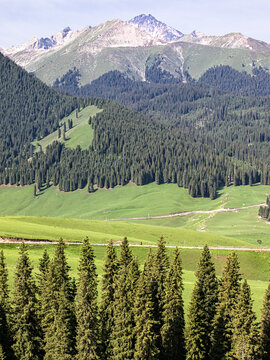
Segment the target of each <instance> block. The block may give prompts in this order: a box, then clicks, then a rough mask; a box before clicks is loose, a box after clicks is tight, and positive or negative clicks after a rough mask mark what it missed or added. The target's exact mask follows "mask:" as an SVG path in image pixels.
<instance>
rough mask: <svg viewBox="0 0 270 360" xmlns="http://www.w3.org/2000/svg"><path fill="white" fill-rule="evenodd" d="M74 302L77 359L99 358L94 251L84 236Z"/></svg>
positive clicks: (90, 359)
mask: <svg viewBox="0 0 270 360" xmlns="http://www.w3.org/2000/svg"><path fill="white" fill-rule="evenodd" d="M78 270H79V280H78V293H77V303H76V319H77V332H76V333H77V346H76V347H77V359H78V360H92V359H93V360H97V359H99V358H100V357H99V354H98V350H99V335H100V334H99V322H98V305H97V295H98V294H97V273H96V266H95V257H94V252H93V250H92V248H91V246H90V245H89V240H88V238H86V239H85V240H84V242H83V246H82V250H81V258H80V263H79V267H78Z"/></svg>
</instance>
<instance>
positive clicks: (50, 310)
mask: <svg viewBox="0 0 270 360" xmlns="http://www.w3.org/2000/svg"><path fill="white" fill-rule="evenodd" d="M64 249H65V244H64V242H63V240H62V239H60V240H59V242H58V245H57V247H56V251H55V255H54V258H53V259H52V261H51V262H50V266H49V273H48V279H47V281H46V287H45V291H44V292H43V294H42V296H41V299H40V300H41V314H42V320H41V324H42V329H43V332H44V350H45V356H44V360H51V359H65V360H69V359H70V360H71V359H73V357H74V354H75V349H74V348H75V336H74V334H75V314H74V289H73V287H72V282H71V278H70V276H69V270H70V268H69V266H68V264H67V260H66V256H65V251H64Z"/></svg>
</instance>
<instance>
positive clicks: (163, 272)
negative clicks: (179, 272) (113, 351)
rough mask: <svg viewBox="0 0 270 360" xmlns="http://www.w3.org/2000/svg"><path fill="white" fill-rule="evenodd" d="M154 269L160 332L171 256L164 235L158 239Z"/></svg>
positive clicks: (160, 342)
mask: <svg viewBox="0 0 270 360" xmlns="http://www.w3.org/2000/svg"><path fill="white" fill-rule="evenodd" d="M154 269H155V270H154V271H155V277H156V282H157V314H156V320H157V321H158V322H159V325H158V328H159V331H158V332H159V334H160V331H161V328H162V326H163V311H164V299H165V282H166V277H167V273H168V269H169V258H168V255H167V251H166V242H165V240H164V238H163V237H161V238H160V239H159V240H158V245H157V251H156V255H155V261H154ZM159 349H160V351H162V341H161V337H159Z"/></svg>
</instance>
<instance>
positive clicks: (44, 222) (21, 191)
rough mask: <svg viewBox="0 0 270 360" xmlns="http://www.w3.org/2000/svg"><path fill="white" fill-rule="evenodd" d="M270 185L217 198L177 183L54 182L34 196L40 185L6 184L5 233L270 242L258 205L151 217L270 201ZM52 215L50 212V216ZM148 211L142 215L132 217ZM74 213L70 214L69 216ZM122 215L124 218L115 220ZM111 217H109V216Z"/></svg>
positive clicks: (1, 215) (1, 228) (1, 193)
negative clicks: (87, 185)
mask: <svg viewBox="0 0 270 360" xmlns="http://www.w3.org/2000/svg"><path fill="white" fill-rule="evenodd" d="M269 190H270V187H269V186H263V185H255V186H238V187H234V186H230V187H228V188H223V189H221V190H219V192H218V197H217V199H215V200H213V201H211V200H210V199H200V198H192V197H190V196H189V195H188V192H187V190H185V189H183V188H178V187H177V186H176V185H175V184H164V185H159V186H157V185H156V184H155V183H152V184H148V185H145V186H135V185H132V184H129V185H126V186H124V187H116V188H114V189H108V190H106V189H99V190H97V191H96V192H94V193H91V194H89V193H87V190H86V189H83V190H77V191H74V192H69V193H65V192H61V191H59V190H58V188H55V187H53V186H51V187H50V188H48V189H45V190H43V191H41V192H40V193H39V194H38V196H37V197H34V195H33V192H34V186H25V187H16V186H12V187H8V186H1V187H0V235H2V236H10V237H20V238H22V237H24V238H34V239H48V240H57V239H58V238H59V237H60V236H62V237H63V238H64V239H65V240H67V241H81V240H82V238H83V237H84V236H86V235H87V236H88V237H89V238H90V239H91V241H92V242H96V243H97V242H106V241H108V240H109V239H110V238H112V239H113V240H119V237H120V238H122V237H123V236H128V237H129V239H130V241H131V242H137V243H138V242H142V243H144V244H152V243H153V241H156V239H157V238H159V237H160V236H161V235H164V237H166V238H167V240H168V242H169V243H170V244H171V245H190V246H198V245H203V244H204V243H205V242H207V243H208V244H209V245H211V246H235V247H245V246H249V247H256V246H258V240H261V241H262V245H261V246H262V247H270V237H269V230H270V225H269V224H267V223H266V222H265V221H264V220H262V219H258V216H257V213H258V207H254V208H248V209H241V210H236V211H234V212H212V213H207V214H206V213H203V214H190V215H187V216H177V217H168V218H162V219H151V218H150V217H151V216H157V215H164V214H170V213H177V212H183V211H198V210H203V211H207V210H210V211H211V210H215V209H221V208H241V207H245V206H252V205H258V204H260V203H264V202H265V200H266V196H267V195H268V194H269V193H270V191H269ZM48 217H50V218H48ZM133 217H145V219H143V220H140V219H136V220H127V218H133ZM67 219H68V220H67ZM112 219H119V220H122V221H109V220H112ZM104 220H107V221H104Z"/></svg>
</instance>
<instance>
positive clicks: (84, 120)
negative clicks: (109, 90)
mask: <svg viewBox="0 0 270 360" xmlns="http://www.w3.org/2000/svg"><path fill="white" fill-rule="evenodd" d="M101 111H102V110H101V109H99V108H97V107H96V106H95V105H90V106H87V107H85V108H84V109H82V110H81V111H80V112H78V117H76V111H75V110H74V111H73V112H72V113H71V114H70V115H68V116H66V117H65V118H63V119H62V120H61V121H60V123H59V128H60V129H61V138H58V130H56V131H54V132H53V133H51V134H49V135H48V136H46V137H45V138H43V139H41V140H38V141H37V140H36V141H34V142H33V143H32V144H33V145H34V146H35V150H36V151H39V149H40V146H41V147H42V150H45V149H46V147H47V146H48V145H50V144H51V143H52V142H53V141H56V140H57V141H60V142H64V140H63V131H64V123H65V124H66V133H65V137H66V140H65V146H66V147H68V148H71V149H74V148H76V147H77V146H78V145H80V147H81V148H82V149H83V150H84V149H87V148H88V147H89V146H90V145H91V144H92V140H93V136H94V130H93V129H92V126H90V125H89V124H88V120H89V117H90V116H95V115H96V114H97V113H99V112H101ZM69 119H70V120H72V122H73V127H72V128H71V129H69V128H68V120H69Z"/></svg>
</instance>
